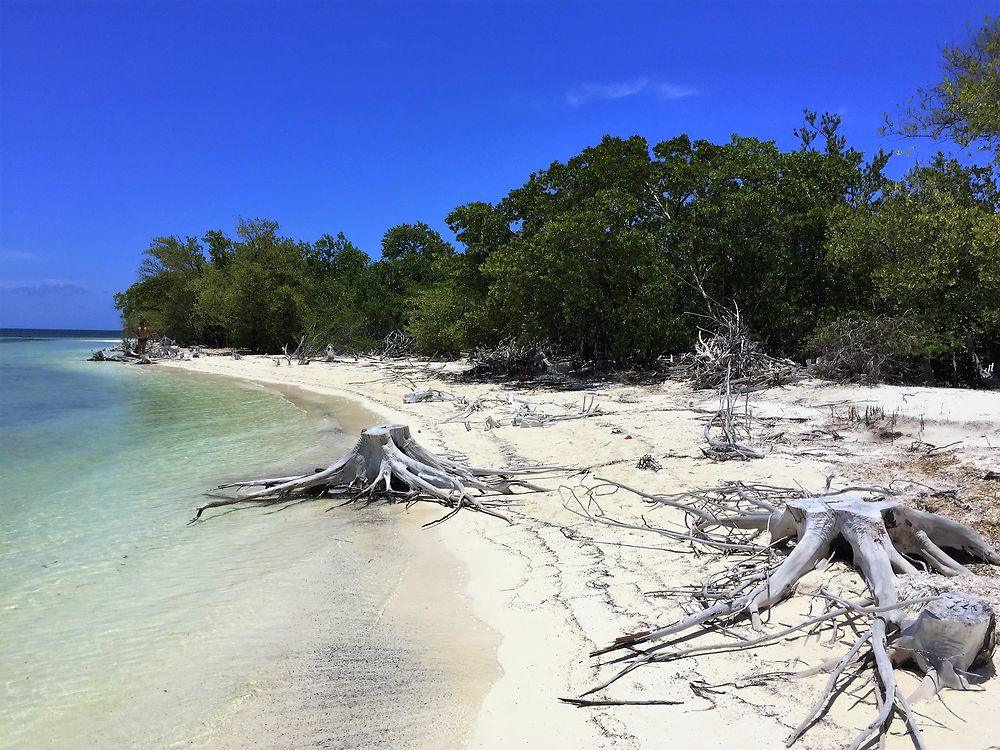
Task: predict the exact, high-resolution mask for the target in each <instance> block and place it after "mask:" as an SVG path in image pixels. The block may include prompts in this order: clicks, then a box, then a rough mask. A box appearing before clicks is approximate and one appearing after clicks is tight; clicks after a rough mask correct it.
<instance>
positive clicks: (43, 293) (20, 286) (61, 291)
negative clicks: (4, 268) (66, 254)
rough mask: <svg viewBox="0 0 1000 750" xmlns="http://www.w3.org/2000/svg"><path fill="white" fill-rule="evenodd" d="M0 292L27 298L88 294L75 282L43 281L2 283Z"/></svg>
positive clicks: (84, 288) (85, 289) (0, 283)
mask: <svg viewBox="0 0 1000 750" xmlns="http://www.w3.org/2000/svg"><path fill="white" fill-rule="evenodd" d="M0 290H3V291H5V292H9V293H10V294H21V295H24V296H26V297H54V296H75V295H78V294H87V291H88V290H87V288H86V287H84V286H81V285H80V284H77V283H76V282H75V281H67V280H65V279H43V280H41V281H0Z"/></svg>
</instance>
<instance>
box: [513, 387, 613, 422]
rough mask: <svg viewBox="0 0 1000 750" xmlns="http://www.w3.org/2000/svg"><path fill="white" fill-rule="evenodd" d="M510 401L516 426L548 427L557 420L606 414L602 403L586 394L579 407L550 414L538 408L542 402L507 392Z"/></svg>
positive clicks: (562, 420)
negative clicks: (561, 412) (596, 401)
mask: <svg viewBox="0 0 1000 750" xmlns="http://www.w3.org/2000/svg"><path fill="white" fill-rule="evenodd" d="M507 400H508V403H509V404H510V405H511V414H513V416H514V418H513V420H512V422H511V424H513V425H514V426H515V427H548V426H549V425H551V424H555V423H556V422H567V421H570V420H574V419H586V418H587V417H600V416H604V414H605V412H604V410H603V409H602V408H601V405H600V404H597V403H595V402H594V397H593V396H584V397H583V403H581V404H580V406H579V408H574V407H573V406H568V407H565V408H566V409H567V411H566V413H563V414H548V413H545V412H542V411H539V410H538V406H539V405H540V403H550V404H551V403H553V402H551V401H549V402H533V401H529V400H528V399H525V398H523V397H520V396H515V395H514V394H507Z"/></svg>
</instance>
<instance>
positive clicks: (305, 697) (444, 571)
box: [173, 367, 499, 750]
mask: <svg viewBox="0 0 1000 750" xmlns="http://www.w3.org/2000/svg"><path fill="white" fill-rule="evenodd" d="M173 369H175V370H177V373H178V374H181V375H183V376H190V377H196V378H202V377H204V378H211V379H223V380H229V381H233V380H235V381H239V382H240V383H241V384H242V385H244V386H250V387H259V388H262V389H263V390H265V391H267V392H270V393H272V394H274V395H277V396H279V397H281V398H282V399H284V400H285V401H287V402H288V403H290V404H291V405H293V406H294V407H296V408H297V409H300V410H302V411H303V412H304V413H308V414H309V415H310V416H312V417H320V418H322V419H324V420H331V419H332V420H333V421H334V422H336V423H337V425H338V427H339V430H338V433H339V432H340V431H342V432H343V434H344V435H345V436H346V439H345V440H343V441H335V443H336V442H343V443H344V445H345V446H347V445H350V443H351V438H352V437H353V436H356V434H357V433H358V432H359V431H360V430H361V429H363V428H364V427H367V426H369V425H370V424H372V423H375V422H378V421H393V419H394V418H395V416H396V415H394V414H393V413H392V411H391V410H389V409H386V408H384V407H382V406H381V405H380V404H378V403H377V402H373V401H367V400H364V399H361V398H359V397H358V396H357V395H355V394H350V395H348V394H347V393H346V392H343V391H336V392H335V391H334V389H329V388H320V387H311V386H309V385H303V384H296V383H289V382H286V381H284V380H283V379H280V378H266V377H244V376H240V375H229V374H226V373H219V372H205V371H201V370H196V369H191V368H186V367H180V368H173ZM331 399H332V400H333V403H331ZM323 432H324V433H325V430H324V431H323ZM308 438H309V435H307V434H305V433H304V434H303V441H306V440H307V439H308ZM303 447H304V449H307V450H308V449H309V448H311V447H312V446H308V445H304V446H303ZM342 450H344V448H343V447H340V448H338V447H336V446H334V447H331V448H330V449H329V450H325V449H322V448H319V449H318V452H319V453H322V454H323V457H322V459H319V458H317V462H321V461H322V460H333V459H334V458H336V455H339V454H340V452H342ZM314 452H317V451H314ZM334 454H336V455H334ZM276 458H277V459H279V460H280V457H276ZM251 512H252V511H251ZM354 512H355V511H354V510H353V509H348V510H347V511H346V514H348V515H349V514H351V513H354ZM362 513H363V514H365V518H359V519H358V520H359V522H360V523H362V524H365V525H367V524H369V523H371V519H368V518H367V517H368V516H369V515H372V513H374V514H375V515H376V516H377V517H378V518H382V519H384V521H385V522H387V523H389V524H392V525H393V526H392V528H393V531H392V534H393V537H394V539H395V540H396V543H397V544H398V545H399V546H398V551H399V552H402V553H403V556H404V558H405V560H404V563H403V567H402V569H401V571H400V573H399V578H398V580H396V581H395V583H394V584H393V585H392V587H391V591H389V592H388V594H387V595H386V597H385V599H384V601H383V603H382V606H381V607H380V608H379V611H378V614H377V616H376V617H375V619H374V620H373V621H372V623H370V625H369V627H370V628H371V629H375V628H376V627H379V626H380V624H382V623H384V624H385V625H386V626H387V627H389V628H392V629H395V630H402V631H404V632H405V634H406V638H407V643H408V644H409V642H410V641H413V642H414V644H419V648H420V652H419V653H418V654H414V656H415V657H416V658H418V659H421V661H422V662H423V664H422V665H421V667H420V668H421V669H422V670H424V669H426V670H429V671H430V672H432V673H433V674H435V675H436V677H435V679H436V680H437V681H438V682H439V684H441V685H443V687H441V690H442V691H443V692H444V693H445V694H447V695H448V696H449V700H448V708H449V712H448V713H447V714H445V715H444V716H443V717H442V716H441V715H437V716H435V717H433V719H432V718H431V717H424V718H423V720H420V719H419V718H418V719H417V720H416V721H413V722H410V723H412V724H413V726H412V733H413V737H412V738H411V740H413V742H414V744H412V745H411V744H406V743H404V742H402V741H401V740H400V739H399V738H398V737H396V738H393V739H392V740H391V744H386V745H384V746H386V747H392V748H396V747H411V746H412V747H414V748H424V747H441V748H446V747H454V746H456V739H457V740H458V745H460V746H465V745H467V744H468V739H469V736H470V735H471V732H472V728H473V719H474V718H475V715H476V711H477V709H478V707H479V706H480V704H481V702H482V699H483V696H484V695H485V693H486V692H487V690H488V689H489V687H490V685H491V684H492V683H493V682H494V681H495V679H496V677H497V676H498V673H499V668H498V666H497V664H496V658H495V654H496V648H497V636H496V634H495V633H494V632H493V631H492V630H491V629H490V628H489V627H488V626H487V625H486V624H485V623H483V622H482V621H481V620H480V619H479V618H478V617H476V616H475V615H474V614H473V613H472V611H471V607H470V606H469V603H468V601H467V599H468V597H467V596H466V595H465V593H464V588H465V586H464V580H465V578H466V576H465V575H464V563H463V561H462V560H460V559H459V558H458V557H456V556H455V555H454V554H453V553H451V552H450V551H449V550H448V549H447V548H446V546H445V545H443V544H441V543H440V540H439V539H436V538H435V537H436V531H435V530H429V531H425V530H422V529H420V528H419V527H420V525H422V524H423V523H426V522H428V521H431V520H433V519H434V518H436V517H437V516H439V515H440V513H439V512H438V510H437V509H436V508H432V507H425V506H423V505H418V506H416V507H415V508H412V509H405V508H403V507H402V506H397V507H386V506H382V507H381V508H376V509H373V510H372V511H365V510H363V511H362ZM320 520H322V515H320V516H319V518H318V520H317V522H318V521H320ZM411 524H415V525H416V528H415V529H413V530H411V529H409V528H406V527H405V526H407V525H411ZM424 534H426V535H427V536H426V537H421V535H424ZM317 560H318V562H320V563H322V562H323V558H322V556H317ZM456 562H457V563H458V565H457V566H456ZM328 572H329V571H328ZM317 573H318V574H319V575H323V571H322V570H320V571H317ZM442 601H447V602H449V603H450V607H449V610H448V616H447V617H442V616H441V610H440V609H439V607H438V606H437V605H439V603H440V602H442ZM441 625H447V627H446V628H444V629H443V630H442V629H441V628H440V626H441ZM408 647H409V646H406V648H408ZM421 655H422V657H421ZM387 658H390V659H391V658H392V656H391V654H390V655H389V656H388V657H387ZM323 671H325V670H324V666H323V665H322V664H316V663H315V661H314V659H313V658H312V655H311V654H310V653H308V650H307V652H306V653H303V654H296V655H295V656H294V657H293V658H292V660H291V661H290V662H288V663H286V659H282V660H279V661H276V662H274V663H272V665H271V672H274V673H275V674H272V675H271V676H270V677H269V678H267V679H266V680H265V682H266V681H267V680H273V679H274V677H275V675H276V674H282V673H283V674H284V676H283V677H282V678H281V679H280V680H279V683H285V684H279V686H278V688H277V690H278V691H281V690H284V691H285V692H288V693H291V694H292V695H293V696H294V698H293V699H294V700H295V701H296V702H297V703H308V702H310V701H317V700H320V701H321V700H323V697H322V690H323V689H322V687H319V688H318V689H317V685H311V684H305V685H295V684H294V682H293V680H294V675H295V673H306V674H308V675H314V674H315V673H317V672H323ZM269 674H270V672H269ZM248 684H249V685H250V686H251V687H250V689H249V691H248V692H247V693H246V694H245V695H243V696H242V697H240V698H238V699H236V700H235V702H234V703H233V704H232V706H230V707H227V708H226V711H225V713H224V714H223V715H221V716H217V717H215V718H214V719H213V720H212V724H213V727H212V728H211V729H210V730H206V732H204V733H203V734H201V735H199V736H198V737H195V738H191V740H190V741H189V742H185V743H181V744H178V745H175V746H176V747H185V748H187V747H192V748H194V747H198V748H211V749H213V750H218V749H221V748H230V747H231V748H245V747H267V748H269V750H273V749H274V748H286V747H287V748H289V749H290V748H293V747H300V746H302V744H303V743H306V744H308V743H309V742H310V741H313V740H315V739H316V737H312V736H310V735H309V733H308V732H309V731H315V732H317V733H323V732H324V731H327V732H328V731H329V728H328V727H324V723H323V721H322V720H312V721H309V722H304V723H305V724H306V725H307V726H308V728H307V729H305V730H303V731H302V733H301V734H296V732H295V731H294V730H291V731H281V732H279V733H275V732H274V729H273V727H274V724H275V723H276V722H278V723H280V722H288V723H289V724H291V723H297V722H298V721H299V720H301V718H302V717H301V716H299V715H297V714H287V715H286V714H283V713H282V709H281V708H276V707H275V706H274V705H271V701H269V700H268V699H266V698H265V697H264V693H265V691H264V689H263V688H262V687H261V685H260V678H259V677H256V678H254V679H253V680H251V682H250V683H248ZM377 688H378V685H377V684H374V685H372V686H371V689H377ZM314 693H315V694H314ZM284 700H285V701H286V702H287V700H288V697H287V696H284ZM429 707H430V708H435V707H436V708H438V709H440V708H442V706H440V705H437V704H433V705H431V706H429ZM413 708H415V705H414V707H413ZM414 715H417V716H419V712H418V711H416V710H415V711H414ZM442 722H443V725H442ZM403 723H407V722H406V721H404V722H403ZM330 740H334V741H345V740H343V739H342V738H340V737H333V738H331V737H327V741H330ZM262 743H263V744H262ZM337 746H338V747H339V746H340V745H337ZM348 746H349V745H344V747H348ZM365 746H366V747H367V746H372V747H375V746H378V747H382V746H383V745H382V744H381V741H379V743H378V744H377V745H369V744H367V743H366V744H365Z"/></svg>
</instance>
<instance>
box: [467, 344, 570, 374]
mask: <svg viewBox="0 0 1000 750" xmlns="http://www.w3.org/2000/svg"><path fill="white" fill-rule="evenodd" d="M469 361H470V364H471V367H470V368H469V369H468V370H466V371H465V372H463V373H462V377H463V378H473V379H475V378H482V377H496V378H510V377H530V376H533V375H540V374H541V373H544V372H549V373H552V374H565V373H566V372H569V370H570V369H571V368H572V363H569V362H554V361H553V356H552V353H551V352H550V351H549V350H548V349H547V348H546V347H544V346H543V345H542V344H537V343H536V344H516V343H514V341H513V340H512V339H506V340H504V341H501V342H500V343H498V344H496V345H495V346H490V347H481V348H479V349H477V350H476V351H474V352H473V353H472V355H471V356H470V357H469Z"/></svg>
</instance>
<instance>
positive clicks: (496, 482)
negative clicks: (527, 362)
mask: <svg viewBox="0 0 1000 750" xmlns="http://www.w3.org/2000/svg"><path fill="white" fill-rule="evenodd" d="M543 470H544V469H479V468H474V467H470V466H466V465H465V464H462V463H460V462H458V461H454V460H452V459H449V458H444V457H443V456H438V455H436V454H434V453H432V452H431V451H429V450H427V449H426V448H424V447H423V446H422V445H420V444H419V443H418V442H417V441H416V440H414V439H413V437H412V436H411V435H410V428H409V427H407V426H406V425H401V424H382V425H374V426H372V427H368V428H366V429H364V430H362V431H361V437H360V438H359V439H358V442H357V444H356V445H355V446H354V448H352V449H351V450H350V451H348V452H347V453H345V454H344V455H343V456H341V457H340V458H339V459H338V460H337V461H335V462H333V463H332V464H330V465H329V466H328V467H327V468H325V469H322V470H320V471H317V472H315V473H312V474H301V475H294V476H286V477H277V478H274V479H253V480H248V481H243V482H234V483H232V484H223V485H220V486H219V487H218V489H220V490H222V489H229V488H236V489H237V490H240V489H243V488H247V487H262V488H263V489H259V490H257V491H255V492H250V493H248V494H246V495H237V496H235V497H227V498H223V499H218V500H212V501H210V502H207V503H205V504H204V505H202V506H201V507H199V508H198V510H197V512H196V514H195V517H194V518H193V519H192V522H194V521H198V520H199V519H200V518H201V516H202V513H204V512H205V511H206V510H208V509H209V508H218V507H222V506H226V505H234V504H236V503H244V502H257V503H274V502H278V501H281V500H287V499H290V498H292V497H300V496H336V495H349V496H350V499H351V500H358V499H363V500H369V501H371V500H375V499H379V498H382V499H388V500H404V501H414V500H430V501H432V502H436V503H439V504H441V505H444V506H446V507H449V508H451V509H452V510H451V512H450V513H448V514H447V515H446V516H444V517H443V518H441V519H438V520H437V521H433V522H431V523H432V524H433V523H439V522H440V521H443V520H445V519H447V518H449V517H451V516H452V515H454V514H455V513H457V512H458V511H459V510H461V509H462V508H471V509H473V510H477V511H480V512H481V513H486V514H488V515H491V516H496V517H497V518H502V519H504V520H505V521H508V522H510V519H509V518H508V517H507V516H505V515H504V514H503V513H501V512H499V511H497V510H495V509H494V508H493V507H492V505H493V503H490V502H487V501H484V500H481V499H480V497H479V496H482V495H487V494H503V495H510V494H512V493H513V489H514V488H515V487H521V488H524V489H528V490H531V491H542V488H541V487H536V486H535V485H533V484H530V483H529V482H526V481H524V480H523V479H520V478H518V477H520V476H523V475H526V474H533V473H538V472H539V471H543ZM473 490H475V491H476V492H477V493H478V495H473V494H472V491H473ZM428 525H431V524H428Z"/></svg>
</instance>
